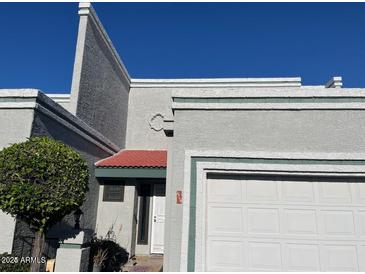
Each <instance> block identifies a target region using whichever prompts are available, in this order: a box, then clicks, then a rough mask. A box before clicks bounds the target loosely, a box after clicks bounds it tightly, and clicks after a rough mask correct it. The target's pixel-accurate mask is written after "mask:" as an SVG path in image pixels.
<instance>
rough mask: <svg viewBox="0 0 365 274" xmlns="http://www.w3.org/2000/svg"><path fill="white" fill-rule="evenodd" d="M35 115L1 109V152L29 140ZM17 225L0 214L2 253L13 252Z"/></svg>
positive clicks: (27, 112) (0, 250)
mask: <svg viewBox="0 0 365 274" xmlns="http://www.w3.org/2000/svg"><path fill="white" fill-rule="evenodd" d="M33 115H34V111H33V110H31V109H1V108H0V125H1V126H0V150H1V149H2V148H4V147H7V146H9V145H11V144H14V143H18V142H22V141H25V140H26V139H27V138H29V136H30V134H31V128H32V121H33ZM15 223H16V222H15V220H14V218H13V217H11V216H10V215H8V214H5V213H3V212H0V253H3V252H11V251H12V247H13V238H14V230H15Z"/></svg>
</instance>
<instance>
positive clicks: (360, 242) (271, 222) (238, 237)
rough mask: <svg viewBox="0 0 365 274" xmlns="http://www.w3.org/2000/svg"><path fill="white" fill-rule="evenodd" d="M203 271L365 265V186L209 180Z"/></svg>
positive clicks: (341, 268)
mask: <svg viewBox="0 0 365 274" xmlns="http://www.w3.org/2000/svg"><path fill="white" fill-rule="evenodd" d="M206 208H207V215H206V216H207V221H206V224H207V225H206V247H205V248H206V252H205V253H206V262H205V265H206V270H207V271H259V270H261V271H268V270H270V271H271V270H272V271H314V270H321V271H358V270H360V271H365V184H363V183H355V182H352V183H348V182H328V181H327V182H326V181H321V182H320V181H313V182H305V181H302V180H300V179H296V180H285V179H275V180H272V179H271V180H270V179H268V178H267V177H266V178H265V177H262V178H257V177H256V178H251V179H247V178H246V179H244V178H242V177H241V178H237V177H236V178H232V177H226V178H219V179H218V178H211V179H208V181H207V207H206Z"/></svg>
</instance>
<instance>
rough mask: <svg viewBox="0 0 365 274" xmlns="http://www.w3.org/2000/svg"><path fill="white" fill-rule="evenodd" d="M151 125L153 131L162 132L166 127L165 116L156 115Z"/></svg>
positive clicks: (152, 118) (151, 120) (150, 122)
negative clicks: (164, 126)
mask: <svg viewBox="0 0 365 274" xmlns="http://www.w3.org/2000/svg"><path fill="white" fill-rule="evenodd" d="M149 125H150V128H151V129H153V130H155V131H161V130H162V129H163V125H164V116H163V115H162V114H161V113H156V114H155V115H153V116H152V117H151V119H150V121H149Z"/></svg>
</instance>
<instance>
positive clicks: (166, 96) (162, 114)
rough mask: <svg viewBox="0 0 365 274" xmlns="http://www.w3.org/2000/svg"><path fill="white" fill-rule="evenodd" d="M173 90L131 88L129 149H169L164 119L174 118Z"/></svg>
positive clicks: (127, 145) (128, 129) (128, 132)
mask: <svg viewBox="0 0 365 274" xmlns="http://www.w3.org/2000/svg"><path fill="white" fill-rule="evenodd" d="M171 92H172V89H171V88H131V90H130V94H129V109H128V123H127V144H126V147H127V148H128V149H167V146H168V138H167V137H166V135H165V133H164V131H163V128H162V127H163V119H164V118H172V111H171Z"/></svg>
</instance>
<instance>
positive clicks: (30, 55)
mask: <svg viewBox="0 0 365 274" xmlns="http://www.w3.org/2000/svg"><path fill="white" fill-rule="evenodd" d="M77 6H78V5H77V3H48V4H47V3H37V4H31V3H27V4H25V3H14V4H9V3H1V4H0V37H1V40H0V64H1V65H0V88H17V87H19V88H21V87H33V88H39V89H41V90H43V91H45V92H50V93H52V92H69V91H70V87H71V76H72V69H73V60H74V54H75V47H76V37H77V28H78V15H77V9H78V8H77ZM94 7H95V9H96V11H97V13H98V15H99V18H100V19H101V21H102V22H103V24H104V27H105V28H106V30H107V32H108V33H109V36H110V37H111V39H112V41H113V43H114V45H115V47H116V48H117V50H118V52H119V55H120V56H121V58H122V60H123V61H124V63H125V65H126V67H127V69H128V71H129V73H130V75H131V76H132V77H134V78H190V77H192V78H196V77H208V78H209V77H290V76H300V77H302V81H303V83H304V84H307V85H318V84H324V83H325V82H326V81H327V80H328V79H329V78H330V77H331V76H337V75H339V76H342V77H343V79H344V85H345V86H346V87H365V3H352V4H349V3H348V4H347V3H336V4H334V3H327V4H326V3H278V4H268V3H254V4H253V3H229V4H228V3H227V4H226V3H158V4H155V3H94Z"/></svg>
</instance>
